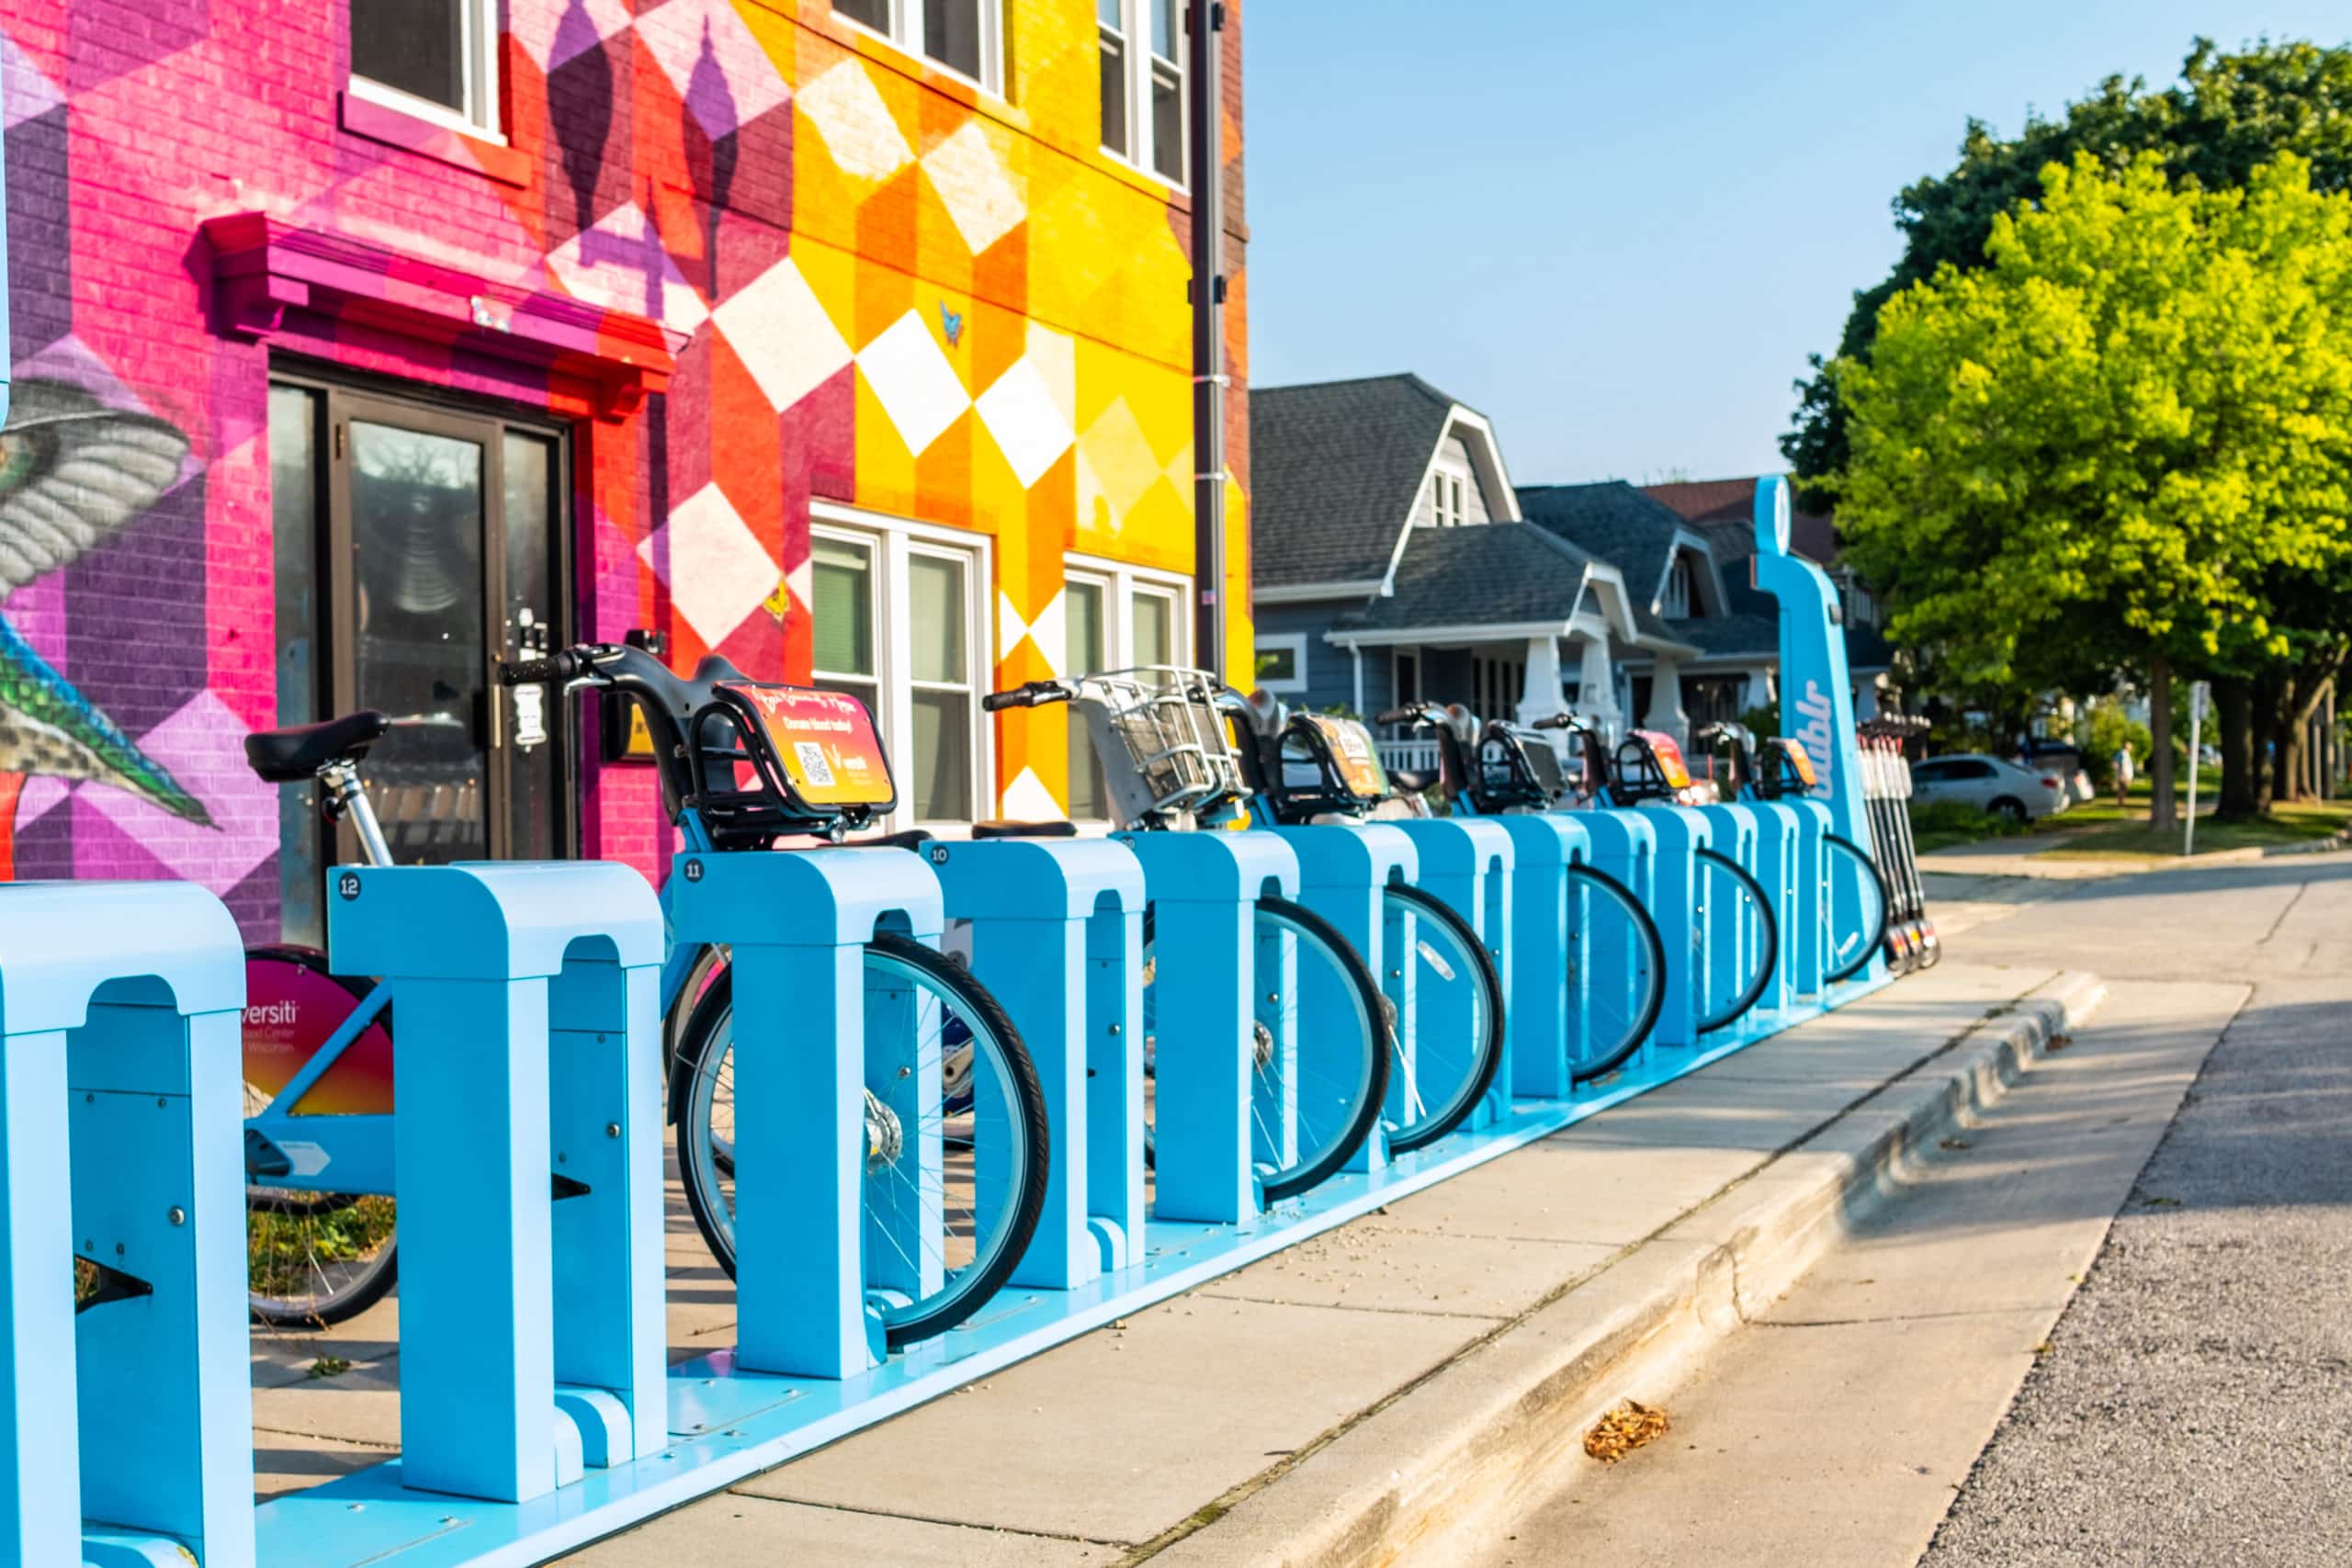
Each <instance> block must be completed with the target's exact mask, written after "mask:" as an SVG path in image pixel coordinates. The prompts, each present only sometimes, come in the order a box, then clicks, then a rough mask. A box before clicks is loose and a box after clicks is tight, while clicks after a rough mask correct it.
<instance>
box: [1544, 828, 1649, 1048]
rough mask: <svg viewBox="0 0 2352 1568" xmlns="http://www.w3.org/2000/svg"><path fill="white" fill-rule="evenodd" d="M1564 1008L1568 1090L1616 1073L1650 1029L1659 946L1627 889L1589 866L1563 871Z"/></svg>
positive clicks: (1638, 903) (1639, 904)
mask: <svg viewBox="0 0 2352 1568" xmlns="http://www.w3.org/2000/svg"><path fill="white" fill-rule="evenodd" d="M1567 874H1568V904H1567V908H1568V925H1569V930H1568V972H1567V976H1566V982H1567V992H1566V1005H1567V1006H1568V1008H1569V1009H1570V1010H1571V1014H1570V1016H1571V1018H1572V1019H1573V1020H1574V1021H1575V1025H1576V1032H1577V1039H1578V1041H1579V1043H1580V1048H1579V1049H1578V1051H1577V1058H1576V1061H1575V1064H1574V1065H1573V1066H1571V1067H1570V1069H1569V1076H1570V1079H1571V1081H1572V1082H1575V1083H1580V1084H1581V1083H1589V1082H1591V1081H1592V1080H1593V1079H1595V1078H1598V1077H1607V1076H1608V1075H1609V1074H1611V1073H1613V1072H1615V1071H1616V1070H1617V1069H1618V1067H1620V1066H1623V1064H1624V1061H1625V1058H1626V1057H1628V1056H1631V1055H1633V1054H1634V1052H1636V1051H1638V1050H1640V1049H1641V1047H1642V1042H1644V1041H1645V1040H1647V1039H1648V1038H1649V1037H1650V1031H1651V1030H1653V1029H1655V1028H1657V1015H1658V1010H1660V1009H1661V1008H1663V1007H1664V1006H1665V1005H1666V942H1665V940H1664V939H1663V938H1662V937H1660V936H1659V935H1658V932H1657V921H1655V920H1653V919H1650V914H1649V911H1648V910H1647V909H1645V908H1642V901H1641V900H1640V899H1638V898H1636V897H1634V895H1633V892H1632V890H1631V889H1629V888H1628V887H1626V886H1625V885H1624V884H1623V883H1622V882H1620V881H1618V880H1617V879H1616V878H1615V877H1613V876H1611V875H1610V874H1608V873H1607V872H1605V871H1601V870H1600V869H1598V868H1597V867H1594V866H1589V865H1571V866H1569V867H1568V873H1567Z"/></svg>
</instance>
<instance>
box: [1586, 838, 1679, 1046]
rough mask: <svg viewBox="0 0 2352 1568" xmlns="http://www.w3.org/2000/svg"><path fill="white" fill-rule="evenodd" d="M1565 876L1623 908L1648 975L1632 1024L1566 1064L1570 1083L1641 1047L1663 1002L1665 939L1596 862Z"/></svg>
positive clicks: (1647, 914) (1638, 904)
mask: <svg viewBox="0 0 2352 1568" xmlns="http://www.w3.org/2000/svg"><path fill="white" fill-rule="evenodd" d="M1567 876H1568V880H1569V881H1570V882H1571V883H1577V882H1582V883H1584V884H1585V885H1586V886H1588V887H1591V888H1598V889H1599V890H1600V893H1601V894H1602V896H1603V897H1606V898H1608V899H1609V901H1610V902H1611V903H1612V904H1614V905H1616V906H1617V907H1618V908H1620V909H1622V910H1623V911H1624V913H1625V915H1626V916H1627V918H1628V920H1629V922H1630V923H1631V925H1632V927H1633V934H1634V942H1635V943H1636V944H1637V945H1638V946H1639V947H1640V948H1641V951H1642V956H1643V958H1644V959H1645V964H1646V967H1645V973H1646V974H1647V976H1648V977H1649V984H1648V986H1647V987H1646V988H1645V992H1644V994H1643V997H1642V998H1641V999H1640V1000H1639V1001H1637V1002H1636V1003H1635V1004H1634V1007H1633V1008H1632V1009H1631V1010H1629V1016H1630V1017H1631V1018H1632V1019H1633V1020H1634V1022H1633V1024H1632V1026H1631V1027H1630V1028H1628V1029H1626V1030H1625V1031H1624V1032H1623V1034H1621V1035H1620V1036H1619V1037H1618V1038H1617V1039H1616V1040H1614V1041H1612V1042H1611V1043H1610V1044H1609V1045H1608V1046H1607V1047H1605V1048H1604V1049H1601V1050H1600V1051H1597V1052H1593V1053H1591V1054H1590V1055H1589V1056H1587V1057H1586V1058H1584V1059H1581V1060H1580V1061H1579V1062H1578V1064H1577V1066H1572V1067H1570V1068H1569V1069H1568V1081H1569V1083H1571V1084H1572V1085H1573V1084H1583V1083H1590V1082H1591V1081H1592V1080H1593V1079H1595V1078H1599V1077H1607V1076H1608V1075H1609V1074H1611V1073H1613V1072H1615V1071H1616V1070H1617V1069H1618V1068H1619V1067H1621V1066H1623V1065H1624V1063H1625V1060H1626V1058H1627V1057H1629V1056H1631V1055H1633V1054H1634V1052H1636V1051H1638V1050H1640V1049H1641V1048H1642V1043H1643V1042H1644V1041H1645V1040H1647V1039H1648V1038H1649V1037H1650V1032H1651V1031H1652V1030H1654V1029H1656V1028H1657V1015H1658V1013H1659V1012H1660V1011H1661V1010H1663V1009H1664V1008H1665V1006H1666V939H1665V938H1664V937H1663V936H1661V935H1659V934H1658V929H1657V921H1656V920H1654V919H1651V918H1650V912H1649V911H1648V910H1647V909H1645V908H1642V901H1641V900H1640V899H1639V898H1636V897H1634V893H1633V889H1631V888H1629V887H1627V886H1625V885H1624V884H1623V883H1622V882H1620V881H1618V880H1617V879H1616V878H1615V877H1613V876H1611V875H1610V874H1608V873H1607V872H1605V871H1602V870H1601V869H1600V868H1599V867H1598V866H1591V865H1584V864H1581V863H1578V864H1575V865H1571V866H1569V867H1568V868H1567Z"/></svg>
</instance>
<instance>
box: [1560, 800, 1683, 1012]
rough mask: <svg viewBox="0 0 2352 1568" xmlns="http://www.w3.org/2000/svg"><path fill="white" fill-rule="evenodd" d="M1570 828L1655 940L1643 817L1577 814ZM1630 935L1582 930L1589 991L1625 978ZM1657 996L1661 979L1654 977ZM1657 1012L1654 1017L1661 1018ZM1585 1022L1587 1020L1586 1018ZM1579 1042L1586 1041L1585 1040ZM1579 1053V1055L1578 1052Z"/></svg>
mask: <svg viewBox="0 0 2352 1568" xmlns="http://www.w3.org/2000/svg"><path fill="white" fill-rule="evenodd" d="M1571 815H1572V816H1573V818H1574V820H1575V821H1576V824H1577V826H1578V827H1580V828H1582V829H1584V831H1585V838H1586V840H1588V841H1589V843H1590V844H1591V846H1592V867H1593V869H1594V870H1595V871H1599V872H1603V873H1605V874H1608V875H1609V876H1611V877H1613V878H1614V879H1616V881H1618V882H1619V883H1621V884H1623V886H1624V888H1625V891H1626V892H1628V893H1631V894H1632V895H1633V896H1634V899H1635V900H1636V901H1637V902H1638V903H1639V904H1640V905H1641V907H1642V908H1643V909H1644V910H1645V911H1646V912H1647V913H1648V915H1649V917H1650V919H1652V920H1654V921H1657V924H1658V935H1659V937H1660V938H1661V939H1663V938H1664V937H1665V934H1666V925H1665V922H1664V921H1663V920H1660V919H1659V918H1658V895H1657V833H1656V832H1655V831H1653V830H1652V829H1651V827H1650V824H1649V819H1648V816H1647V814H1646V813H1644V812H1640V811H1628V810H1623V809H1602V810H1586V811H1577V812H1575V813H1572V814H1571ZM1631 944H1632V933H1631V932H1629V931H1621V930H1619V929H1618V927H1617V924H1616V922H1614V921H1612V922H1611V923H1610V924H1609V925H1608V926H1606V927H1603V928H1602V929H1600V930H1599V931H1593V930H1590V929H1588V930H1587V931H1585V933H1584V941H1583V947H1584V952H1583V954H1582V957H1583V959H1584V965H1585V973H1586V975H1587V976H1588V980H1587V986H1588V987H1589V988H1593V987H1600V986H1601V985H1603V984H1606V983H1608V982H1609V979H1610V976H1630V975H1631V974H1632V971H1633V966H1634V953H1633V948H1632V945H1631ZM1657 983H1658V986H1659V987H1660V988H1661V991H1663V988H1664V987H1665V986H1666V984H1667V976H1664V975H1661V976H1658V977H1657ZM1663 1012H1664V1009H1663V1008H1662V1007H1661V1009H1660V1014H1661V1016H1663ZM1588 1017H1589V1015H1588ZM1584 1038H1587V1039H1589V1035H1588V1036H1585V1037H1584ZM1657 1038H1658V1033H1657V1026H1656V1025H1652V1026H1651V1029H1650V1037H1649V1039H1648V1040H1645V1041H1644V1042H1643V1043H1642V1052H1643V1054H1644V1055H1645V1056H1646V1055H1647V1053H1648V1052H1649V1050H1650V1047H1651V1046H1652V1045H1653V1044H1655V1043H1657ZM1579 1054H1581V1053H1579Z"/></svg>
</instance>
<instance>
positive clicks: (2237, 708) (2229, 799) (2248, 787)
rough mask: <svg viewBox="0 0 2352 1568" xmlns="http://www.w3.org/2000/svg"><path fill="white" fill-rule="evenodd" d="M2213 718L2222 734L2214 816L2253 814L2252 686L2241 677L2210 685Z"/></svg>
mask: <svg viewBox="0 0 2352 1568" xmlns="http://www.w3.org/2000/svg"><path fill="white" fill-rule="evenodd" d="M2213 718H2214V725H2215V728H2218V729H2219V730H2220V731H2221V732H2222V797H2221V799H2219V800H2218V801H2216V802H2214V806H2213V811H2214V815H2215V816H2217V817H2223V818H2244V817H2252V816H2254V815H2256V810H2257V807H2256V806H2255V804H2254V683H2253V682H2251V681H2248V680H2247V679H2245V677H2244V676H2243V675H2232V676H2229V677H2226V678H2225V679H2222V680H2219V681H2216V682H2213Z"/></svg>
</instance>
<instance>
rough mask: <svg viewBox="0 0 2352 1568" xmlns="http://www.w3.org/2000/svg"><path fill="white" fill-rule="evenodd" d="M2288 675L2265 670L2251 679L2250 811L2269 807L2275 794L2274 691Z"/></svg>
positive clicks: (2266, 809)
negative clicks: (2251, 752)
mask: <svg viewBox="0 0 2352 1568" xmlns="http://www.w3.org/2000/svg"><path fill="white" fill-rule="evenodd" d="M2289 679H2290V677H2289V676H2286V675H2281V674H2278V673H2275V672H2273V673H2268V674H2264V675H2261V676H2258V677H2256V680H2255V682H2254V729H2253V736H2252V739H2253V744H2254V810H2255V815H2256V816H2257V817H2258V816H2260V815H2262V814H2263V813H2264V812H2267V811H2268V810H2269V809H2270V803H2271V801H2272V800H2274V799H2275V798H2277V796H2278V694H2279V691H2280V689H2281V688H2282V687H2283V686H2284V685H2285V684H2286V683H2287V682H2288V680H2289Z"/></svg>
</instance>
